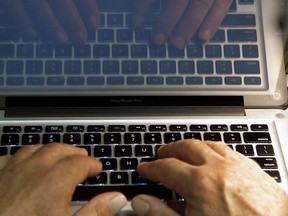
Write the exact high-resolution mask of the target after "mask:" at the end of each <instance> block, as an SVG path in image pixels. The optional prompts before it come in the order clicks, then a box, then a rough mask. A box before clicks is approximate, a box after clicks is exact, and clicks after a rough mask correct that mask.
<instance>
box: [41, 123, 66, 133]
mask: <svg viewBox="0 0 288 216" xmlns="http://www.w3.org/2000/svg"><path fill="white" fill-rule="evenodd" d="M63 130H64V127H63V126H57V125H51V126H46V129H45V131H46V132H48V133H50V132H51V133H57V132H58V133H61V132H63Z"/></svg>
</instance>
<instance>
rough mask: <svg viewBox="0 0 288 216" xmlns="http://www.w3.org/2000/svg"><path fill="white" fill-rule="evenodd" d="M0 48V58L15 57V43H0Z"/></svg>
mask: <svg viewBox="0 0 288 216" xmlns="http://www.w3.org/2000/svg"><path fill="white" fill-rule="evenodd" d="M0 35H1V33H0ZM0 38H1V37H0ZM0 50H1V52H0V58H13V57H14V45H13V44H0Z"/></svg>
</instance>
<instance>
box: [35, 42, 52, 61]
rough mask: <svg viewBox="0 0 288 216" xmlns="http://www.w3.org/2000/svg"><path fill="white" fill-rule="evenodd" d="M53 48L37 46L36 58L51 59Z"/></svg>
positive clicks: (44, 45) (42, 45) (43, 45)
mask: <svg viewBox="0 0 288 216" xmlns="http://www.w3.org/2000/svg"><path fill="white" fill-rule="evenodd" d="M52 56H53V47H52V46H51V45H46V44H38V45H37V46H36V57H37V58H52Z"/></svg>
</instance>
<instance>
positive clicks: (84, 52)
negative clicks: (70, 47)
mask: <svg viewBox="0 0 288 216" xmlns="http://www.w3.org/2000/svg"><path fill="white" fill-rule="evenodd" d="M74 56H75V57H76V58H89V57H91V47H90V45H84V44H78V45H75V46H74Z"/></svg>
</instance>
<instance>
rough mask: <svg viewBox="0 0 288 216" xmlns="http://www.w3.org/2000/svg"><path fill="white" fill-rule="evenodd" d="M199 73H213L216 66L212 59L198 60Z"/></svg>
mask: <svg viewBox="0 0 288 216" xmlns="http://www.w3.org/2000/svg"><path fill="white" fill-rule="evenodd" d="M197 72H198V74H213V73H214V66H213V62H212V61H198V62H197Z"/></svg>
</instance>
